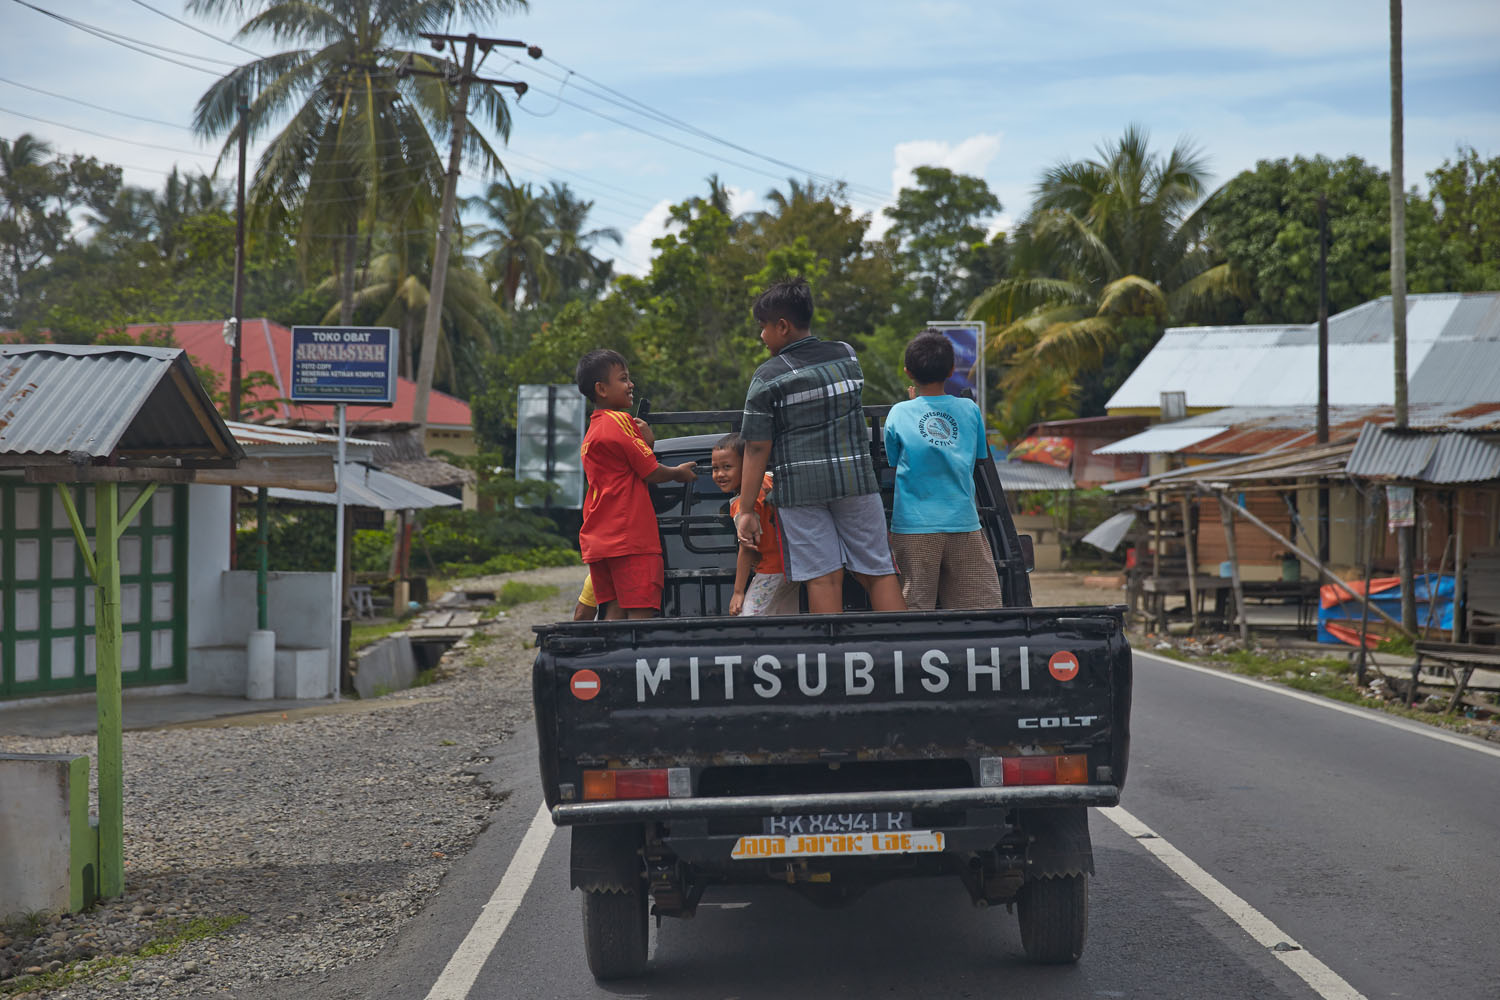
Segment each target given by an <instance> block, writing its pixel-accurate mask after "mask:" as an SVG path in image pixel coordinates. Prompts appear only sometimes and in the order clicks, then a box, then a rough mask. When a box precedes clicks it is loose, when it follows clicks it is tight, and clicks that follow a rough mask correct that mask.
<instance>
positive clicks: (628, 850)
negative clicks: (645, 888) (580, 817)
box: [569, 824, 645, 892]
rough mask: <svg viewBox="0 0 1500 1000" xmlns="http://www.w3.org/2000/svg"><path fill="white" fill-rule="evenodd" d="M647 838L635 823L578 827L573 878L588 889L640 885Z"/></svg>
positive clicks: (623, 888)
mask: <svg viewBox="0 0 1500 1000" xmlns="http://www.w3.org/2000/svg"><path fill="white" fill-rule="evenodd" d="M644 843H645V838H644V835H643V833H642V830H641V827H639V826H636V825H630V824H626V825H615V826H575V827H573V848H572V864H571V874H570V875H569V878H570V879H571V882H572V886H573V888H574V889H582V890H584V891H585V892H628V891H629V890H631V889H633V888H637V887H639V886H640V884H641V876H642V873H643V872H644V871H645V868H644V867H643V864H642V861H641V847H642V845H643V844H644Z"/></svg>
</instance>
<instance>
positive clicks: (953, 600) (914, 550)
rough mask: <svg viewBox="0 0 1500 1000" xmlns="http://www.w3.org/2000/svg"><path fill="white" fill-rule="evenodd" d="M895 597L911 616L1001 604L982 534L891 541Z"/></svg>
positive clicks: (940, 534)
mask: <svg viewBox="0 0 1500 1000" xmlns="http://www.w3.org/2000/svg"><path fill="white" fill-rule="evenodd" d="M891 553H892V554H893V555H894V556H895V557H896V566H897V568H898V569H899V570H900V573H901V596H903V597H905V598H906V606H907V607H908V608H909V609H911V610H912V611H932V610H934V607H940V608H943V609H944V610H946V611H954V610H959V609H966V610H982V609H985V608H998V607H1001V606H1002V605H1003V603H1004V601H1003V599H1002V597H1001V594H1000V577H999V576H998V575H997V574H996V572H995V558H994V556H993V555H992V554H991V553H990V543H989V539H987V538H985V537H984V532H983V531H962V532H953V533H946V532H934V533H932V534H924V535H896V534H893V535H891Z"/></svg>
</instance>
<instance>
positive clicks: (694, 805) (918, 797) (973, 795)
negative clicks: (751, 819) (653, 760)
mask: <svg viewBox="0 0 1500 1000" xmlns="http://www.w3.org/2000/svg"><path fill="white" fill-rule="evenodd" d="M1119 802H1120V789H1119V788H1118V787H1116V786H1115V785H1020V786H1014V787H1009V788H937V789H932V790H930V791H895V792H835V793H826V794H820V795H729V796H723V797H716V798H707V799H687V798H684V799H629V800H624V801H612V802H563V803H559V804H558V805H555V806H553V807H552V821H553V822H554V823H556V824H557V825H558V826H574V825H578V824H584V823H646V822H652V821H656V820H669V819H708V818H712V817H718V816H787V815H791V816H797V815H809V814H819V813H847V812H870V811H883V810H891V811H902V812H904V811H910V810H913V809H984V808H1002V809H1016V808H1025V809H1031V808H1047V807H1050V806H1113V805H1118V804H1119Z"/></svg>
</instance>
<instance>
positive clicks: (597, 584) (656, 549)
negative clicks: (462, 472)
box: [577, 350, 697, 619]
mask: <svg viewBox="0 0 1500 1000" xmlns="http://www.w3.org/2000/svg"><path fill="white" fill-rule="evenodd" d="M577 379H578V391H579V392H581V393H583V394H584V396H586V397H587V398H588V399H589V400H591V401H592V402H593V404H594V406H595V410H594V412H593V415H592V416H591V417H590V418H589V429H588V432H587V433H586V434H584V436H583V448H582V454H581V455H580V457H581V458H582V460H583V475H584V478H585V479H586V480H587V482H588V495H587V496H586V497H585V498H584V501H583V527H582V528H580V529H579V530H578V548H579V550H580V551H581V552H582V553H583V561H584V562H585V563H587V564H588V567H589V579H590V580H591V581H592V582H593V584H594V596H595V599H596V600H597V601H598V602H599V605H600V606H601V607H602V608H603V609H604V617H605V618H606V619H617V618H650V617H651V616H652V615H653V614H655V613H656V612H658V611H660V610H661V590H662V582H663V578H664V567H663V565H662V558H661V536H660V534H659V533H658V532H657V529H656V509H655V508H654V507H653V506H652V505H651V491H650V490H648V489H647V488H646V487H647V486H649V485H650V484H652V483H664V482H667V481H668V480H671V481H674V482H679V483H691V482H693V481H694V480H695V479H697V473H696V472H695V471H694V470H693V463H692V462H684V463H682V464H681V465H674V466H666V465H662V464H661V463H660V462H658V461H657V460H656V453H655V452H653V451H652V450H651V443H652V442H651V441H648V440H647V439H646V438H645V437H644V436H642V435H643V432H644V433H645V434H649V433H650V429H649V428H648V427H646V424H645V421H643V420H639V419H637V418H635V417H632V416H631V415H630V407H631V405H632V404H633V403H634V402H635V383H634V382H632V381H631V380H630V369H629V367H628V366H627V365H626V364H625V359H624V358H623V357H621V356H620V355H619V354H618V353H617V352H615V351H605V350H601V351H590V352H589V353H588V354H585V355H584V356H583V357H582V359H580V360H579V362H578V371H577Z"/></svg>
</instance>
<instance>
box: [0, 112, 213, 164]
mask: <svg viewBox="0 0 1500 1000" xmlns="http://www.w3.org/2000/svg"><path fill="white" fill-rule="evenodd" d="M0 114H7V115H15V116H16V117H17V118H29V119H31V120H32V121H34V122H41V123H42V124H44V125H55V126H57V127H58V128H65V129H70V130H72V131H74V132H82V133H84V134H85V135H92V136H97V137H98V138H100V139H108V140H109V141H111V142H123V143H125V144H126V145H129V146H140V147H141V148H142V149H161V150H165V151H167V152H168V153H181V154H183V155H185V156H201V157H205V158H207V159H210V160H212V159H214V154H213V153H206V152H202V151H200V150H195V149H182V148H180V147H177V146H163V145H161V144H159V143H155V142H140V141H139V140H136V139H122V138H120V137H119V136H117V135H109V134H108V133H105V132H96V131H94V130H93V129H91V128H82V127H80V126H78V125H69V124H67V123H66V122H59V121H53V120H52V119H51V118H42V117H40V116H38V115H29V114H27V113H26V112H24V111H13V110H11V109H10V108H4V107H0Z"/></svg>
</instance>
